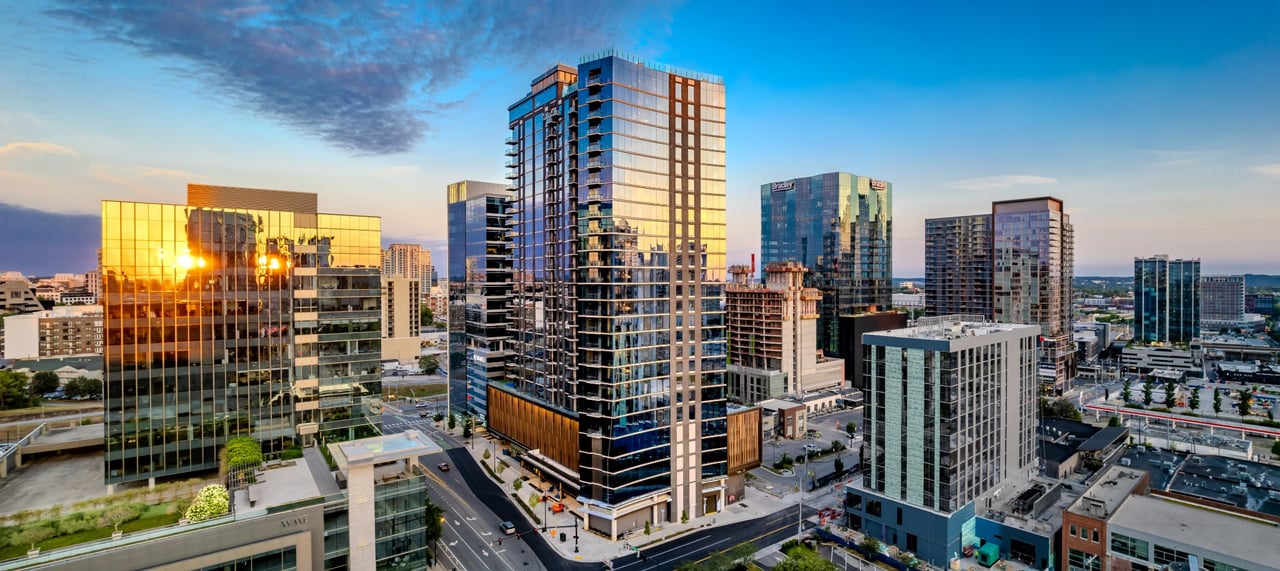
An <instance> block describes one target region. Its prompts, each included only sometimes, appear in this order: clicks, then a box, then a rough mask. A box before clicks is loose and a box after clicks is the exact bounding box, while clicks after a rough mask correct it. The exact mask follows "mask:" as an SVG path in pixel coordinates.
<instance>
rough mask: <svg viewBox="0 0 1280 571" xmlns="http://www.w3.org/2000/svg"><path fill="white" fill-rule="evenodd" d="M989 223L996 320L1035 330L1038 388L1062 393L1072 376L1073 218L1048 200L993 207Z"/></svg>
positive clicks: (1007, 202) (1006, 202) (1005, 202)
mask: <svg viewBox="0 0 1280 571" xmlns="http://www.w3.org/2000/svg"><path fill="white" fill-rule="evenodd" d="M991 218H992V229H993V240H992V262H993V265H994V267H995V274H994V276H993V279H992V287H993V289H994V292H995V296H994V298H993V301H992V304H991V306H992V310H993V311H994V316H995V320H996V321H997V322H1000V323H1028V324H1033V325H1039V326H1040V379H1041V382H1042V383H1043V384H1044V385H1045V386H1046V387H1048V386H1052V387H1053V389H1054V390H1055V391H1059V392H1060V391H1062V390H1065V389H1066V388H1067V382H1068V381H1069V380H1070V379H1072V378H1073V377H1075V371H1076V353H1075V345H1074V344H1073V343H1072V342H1071V287H1072V280H1073V279H1074V278H1075V233H1074V229H1073V228H1072V226H1071V218H1070V217H1069V216H1068V215H1067V213H1066V211H1065V210H1063V208H1062V201H1061V200H1059V199H1057V198H1053V197H1049V196H1045V197H1039V198H1026V199H1018V200H1002V201H998V202H993V203H991Z"/></svg>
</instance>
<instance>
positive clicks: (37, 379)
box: [31, 371, 62, 395]
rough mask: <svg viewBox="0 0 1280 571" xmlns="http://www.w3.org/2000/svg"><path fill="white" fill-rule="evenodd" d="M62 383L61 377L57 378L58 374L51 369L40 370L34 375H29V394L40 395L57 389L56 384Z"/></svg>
mask: <svg viewBox="0 0 1280 571" xmlns="http://www.w3.org/2000/svg"><path fill="white" fill-rule="evenodd" d="M61 384H62V379H59V378H58V374H57V373H55V372H53V371H40V372H39V373H36V374H35V376H34V377H31V394H33V395H42V394H45V393H51V392H53V391H56V390H58V386H59V385H61Z"/></svg>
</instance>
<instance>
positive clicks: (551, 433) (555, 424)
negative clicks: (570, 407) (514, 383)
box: [489, 385, 578, 470]
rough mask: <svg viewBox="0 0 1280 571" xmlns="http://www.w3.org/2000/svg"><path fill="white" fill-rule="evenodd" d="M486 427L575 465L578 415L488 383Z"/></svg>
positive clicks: (570, 465) (576, 467)
mask: <svg viewBox="0 0 1280 571" xmlns="http://www.w3.org/2000/svg"><path fill="white" fill-rule="evenodd" d="M489 429H490V430H492V431H493V432H497V433H499V434H501V435H502V436H505V437H507V438H509V439H511V440H514V441H515V442H516V443H518V444H520V445H521V446H524V447H525V448H528V449H530V450H534V449H537V450H541V451H542V454H543V455H545V456H547V457H548V458H551V459H552V460H555V461H556V462H559V463H560V464H563V465H564V466H566V467H568V468H570V469H573V470H577V469H578V419H576V418H573V417H571V416H569V415H568V414H567V413H565V412H561V411H558V410H555V409H552V408H550V407H546V406H543V405H541V404H538V403H535V402H533V401H531V400H526V399H522V398H520V397H519V396H516V395H514V394H512V393H509V392H507V391H504V390H501V389H499V388H498V387H495V386H493V385H490V386H489Z"/></svg>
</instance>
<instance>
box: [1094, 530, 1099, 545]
mask: <svg viewBox="0 0 1280 571" xmlns="http://www.w3.org/2000/svg"><path fill="white" fill-rule="evenodd" d="M1093 542H1094V543H1097V542H1098V530H1096V529H1095V530H1093Z"/></svg>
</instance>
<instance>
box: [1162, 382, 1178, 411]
mask: <svg viewBox="0 0 1280 571" xmlns="http://www.w3.org/2000/svg"><path fill="white" fill-rule="evenodd" d="M1177 402H1178V383H1175V382H1173V380H1172V379H1170V380H1168V381H1165V383H1164V406H1167V407H1169V408H1173V407H1174V405H1175V404H1177Z"/></svg>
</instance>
